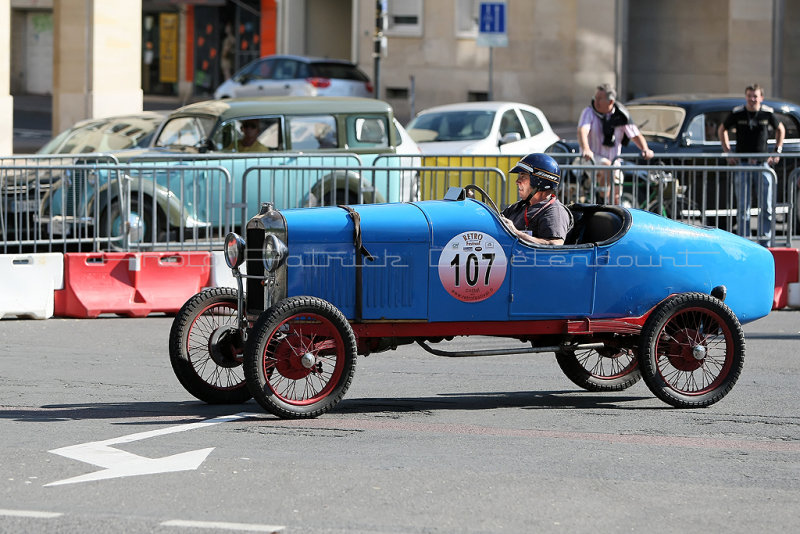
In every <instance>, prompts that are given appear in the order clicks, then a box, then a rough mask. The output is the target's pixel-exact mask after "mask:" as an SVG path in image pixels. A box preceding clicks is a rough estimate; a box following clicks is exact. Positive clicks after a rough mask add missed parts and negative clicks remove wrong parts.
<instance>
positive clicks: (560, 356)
mask: <svg viewBox="0 0 800 534" xmlns="http://www.w3.org/2000/svg"><path fill="white" fill-rule="evenodd" d="M556 361H557V362H558V366H559V367H561V370H562V371H563V372H564V374H565V375H566V376H567V378H569V379H570V380H571V381H572V383H573V384H575V385H576V386H578V387H581V388H583V389H585V390H587V391H622V390H623V389H627V388H629V387H631V386H632V385H634V384H635V383H636V382H638V381H639V380H640V379H641V378H642V373H641V371H640V370H639V362H638V360H637V359H636V355H635V354H634V352H633V351H632V350H631V349H620V348H604V349H599V350H598V349H579V350H562V351H559V352H556Z"/></svg>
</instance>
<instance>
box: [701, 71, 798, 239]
mask: <svg viewBox="0 0 800 534" xmlns="http://www.w3.org/2000/svg"><path fill="white" fill-rule="evenodd" d="M744 96H745V103H744V105H742V106H736V107H735V108H733V111H731V112H730V114H729V115H728V116H727V117H726V118H725V121H724V122H723V123H722V124H721V125H720V126H719V128H718V130H717V135H718V136H719V139H720V143H721V144H722V151H723V152H724V153H725V154H728V153H729V152H730V151H731V143H730V135H729V133H728V132H729V131H732V130H735V131H736V153H737V154H761V153H767V152H769V148H768V140H769V128H770V127H772V128H773V129H774V130H775V152H776V153H778V154H780V153H781V152H782V151H783V139H784V137H786V128H785V127H784V126H783V123H781V122H780V121H779V120H778V118H777V117H776V116H775V112H774V110H773V109H772V108H771V107H769V106H765V105H764V104H763V103H762V102H763V101H764V89H763V88H762V87H761V86H760V85H758V84H753V85H748V86H747V88H746V89H745V90H744ZM778 161H780V156H769V157H767V158H766V159H765V158H763V157H761V158H759V157H747V158H743V159H742V160H740V159H739V158H736V157H728V163H729V164H731V165H737V164H745V165H760V166H763V167H765V168H769V166H770V165H774V164H776V163H778ZM733 180H734V192H735V194H736V200H737V208H736V231H737V233H738V234H739V235H741V236H745V237H749V236H750V207H751V205H752V202H751V194H752V189H753V186H757V187H758V191H757V197H758V203H759V210H758V229H757V232H756V234H757V239H758V242H759V243H761V244H762V245H768V244H769V242H770V240H771V238H772V224H773V212H774V205H773V195H774V185H775V184H774V179H773V177H772V174H771V173H769V172H762V171H739V172H736V173H734V178H733Z"/></svg>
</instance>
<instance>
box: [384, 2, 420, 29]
mask: <svg viewBox="0 0 800 534" xmlns="http://www.w3.org/2000/svg"><path fill="white" fill-rule="evenodd" d="M386 19H387V20H386V22H387V24H386V34H387V35H395V36H398V35H406V36H410V37H421V36H422V0H388V1H387V6H386Z"/></svg>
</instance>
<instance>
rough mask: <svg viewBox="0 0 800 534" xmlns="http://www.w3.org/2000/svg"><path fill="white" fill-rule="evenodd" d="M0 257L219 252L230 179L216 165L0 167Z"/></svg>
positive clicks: (226, 226) (226, 228)
mask: <svg viewBox="0 0 800 534" xmlns="http://www.w3.org/2000/svg"><path fill="white" fill-rule="evenodd" d="M0 177H2V184H0V194H2V201H1V202H0V206H2V207H0V237H2V241H0V252H2V253H18V252H34V253H35V252H97V251H100V250H114V251H131V250H142V249H146V250H159V249H165V250H166V249H180V250H183V249H187V248H188V249H190V250H210V249H212V248H215V247H216V248H219V247H220V246H221V244H222V242H223V240H224V237H225V235H226V234H227V232H228V231H229V230H230V204H231V202H230V192H231V177H230V174H229V173H228V170H227V169H225V168H223V167H217V166H202V167H201V166H187V165H148V166H142V165H119V164H114V165H112V164H94V165H92V164H80V165H38V166H36V167H30V166H24V165H22V166H4V167H0Z"/></svg>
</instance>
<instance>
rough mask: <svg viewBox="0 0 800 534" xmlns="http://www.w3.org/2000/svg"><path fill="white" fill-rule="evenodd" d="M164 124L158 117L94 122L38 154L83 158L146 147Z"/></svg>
mask: <svg viewBox="0 0 800 534" xmlns="http://www.w3.org/2000/svg"><path fill="white" fill-rule="evenodd" d="M161 120H162V118H161V117H158V116H152V117H151V116H125V117H115V118H110V119H101V120H97V121H93V122H90V123H86V124H83V125H81V126H78V127H75V128H73V129H70V130H66V131H64V132H61V133H60V134H59V135H58V136H57V137H55V138H54V139H52V140H51V141H50V142H49V143H47V144H46V145H45V146H43V147H42V148H41V149H39V152H38V153H39V154H53V153H58V154H81V153H89V152H115V151H118V150H126V149H129V148H140V147H146V146H148V144H149V143H150V139H152V137H153V133H154V132H155V130H156V128H157V127H158V125H159V124H160V123H161Z"/></svg>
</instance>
